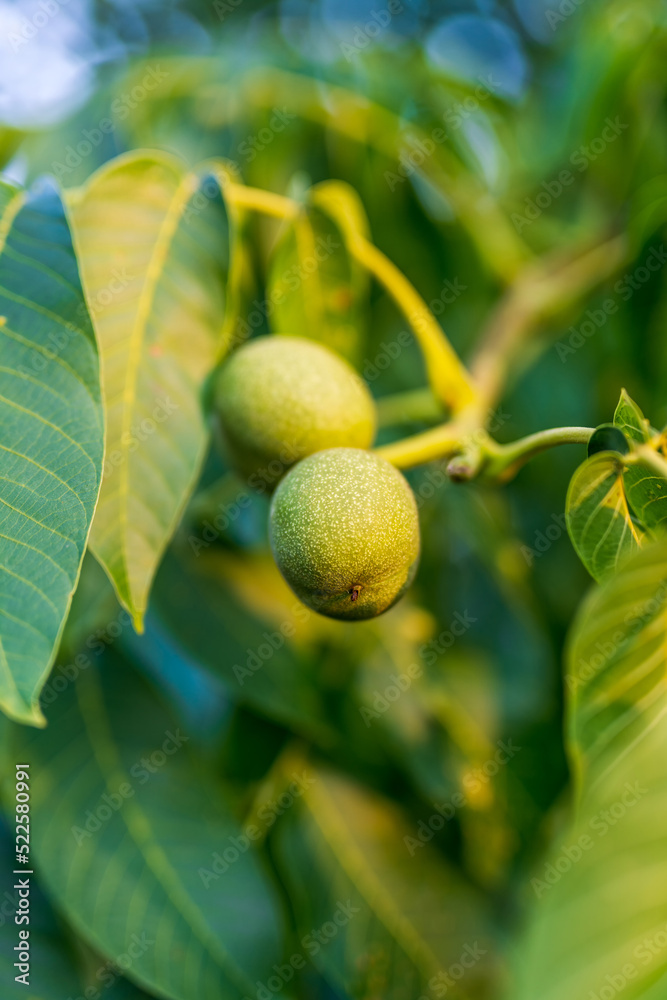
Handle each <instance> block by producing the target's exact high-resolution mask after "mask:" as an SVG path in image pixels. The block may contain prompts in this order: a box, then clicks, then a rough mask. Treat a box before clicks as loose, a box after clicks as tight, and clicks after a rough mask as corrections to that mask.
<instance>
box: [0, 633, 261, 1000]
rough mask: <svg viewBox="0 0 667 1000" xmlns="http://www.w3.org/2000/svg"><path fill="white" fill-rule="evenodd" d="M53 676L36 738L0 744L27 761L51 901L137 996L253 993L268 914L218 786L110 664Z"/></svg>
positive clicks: (201, 999) (22, 732) (133, 681)
mask: <svg viewBox="0 0 667 1000" xmlns="http://www.w3.org/2000/svg"><path fill="white" fill-rule="evenodd" d="M59 677H60V680H61V682H62V683H61V685H60V686H59V688H58V689H57V690H59V691H60V692H61V693H60V694H59V696H58V697H57V699H56V700H55V701H54V703H53V704H52V706H51V707H50V708H49V709H48V710H47V712H48V717H49V726H48V728H47V729H45V730H41V731H40V730H32V729H26V728H25V727H19V726H16V725H14V726H13V727H12V730H11V732H10V735H9V750H10V755H11V757H13V759H15V760H21V761H27V762H29V763H30V765H31V775H32V783H31V828H32V842H31V849H32V854H33V856H34V863H35V865H36V867H37V868H38V869H39V871H40V873H41V876H42V877H43V879H44V881H45V883H46V885H47V887H48V889H49V891H50V892H51V894H52V896H53V898H54V900H55V901H56V903H57V905H58V906H59V908H61V909H62V910H63V911H64V913H65V914H66V916H67V918H68V919H69V921H70V922H71V924H72V925H73V926H74V928H75V929H76V930H77V932H78V933H79V934H80V935H81V936H82V937H83V938H84V939H85V940H87V941H88V942H89V943H90V944H91V945H92V946H93V947H94V948H95V949H96V950H97V951H98V952H100V953H101V954H102V955H104V956H105V957H106V958H107V959H109V960H114V961H115V960H116V959H117V958H118V957H119V956H121V955H126V954H127V953H128V951H129V954H130V956H131V962H130V965H129V968H128V969H127V971H126V974H127V976H128V977H129V978H131V979H132V980H135V981H137V982H138V983H139V984H140V985H142V986H144V987H146V988H147V989H148V990H149V991H150V990H153V991H155V992H156V993H158V994H159V995H160V996H164V997H169V998H173V1000H193V998H194V997H196V998H197V1000H226V998H230V1000H232V998H233V1000H237V998H239V997H241V996H243V995H244V994H247V995H252V989H253V982H254V981H255V980H256V979H258V978H260V977H261V976H263V975H265V974H266V972H267V971H268V970H270V967H271V963H272V962H275V961H277V959H278V956H279V951H278V938H279V935H280V915H279V912H278V907H277V904H276V899H275V896H274V893H273V891H272V889H271V887H270V885H269V884H268V881H267V880H266V878H265V876H264V875H263V873H262V872H261V870H260V868H259V865H258V862H257V859H256V857H255V854H254V848H253V844H252V842H251V841H250V840H249V839H248V838H247V837H246V838H245V842H244V841H243V839H239V840H236V841H233V840H232V839H230V838H238V837H240V836H241V829H240V826H239V825H238V824H237V823H236V821H235V820H234V818H233V816H232V815H231V813H230V809H229V807H228V806H227V805H226V803H225V791H224V789H223V788H222V787H221V785H220V784H219V783H218V782H217V780H215V779H214V778H213V777H211V776H209V775H208V774H207V773H206V771H205V770H204V769H203V765H201V764H200V763H199V762H198V761H197V759H196V758H195V757H194V755H191V754H190V752H189V747H188V742H187V734H186V733H183V732H182V731H181V730H180V729H179V728H178V725H177V723H176V722H175V720H174V719H173V718H172V717H171V716H169V715H168V714H167V713H166V712H165V711H164V710H163V709H162V707H161V706H160V705H159V704H158V703H157V702H156V700H155V698H154V696H153V695H152V694H151V692H150V690H149V689H148V687H147V686H146V685H145V684H144V683H143V682H142V681H140V679H139V677H138V675H136V674H135V673H134V672H133V671H132V670H131V669H130V668H129V667H128V666H127V664H126V663H124V662H123V661H122V660H120V658H118V657H116V656H112V655H111V653H107V655H106V657H105V659H104V662H103V663H102V666H101V669H98V668H97V667H92V666H91V667H89V668H88V669H87V670H86V671H85V672H83V673H81V675H80V676H79V678H78V680H76V681H70V682H68V679H67V678H66V677H65V676H64V675H59ZM225 868H226V870H225ZM202 872H204V873H208V874H207V875H203V874H202ZM131 946H132V947H131Z"/></svg>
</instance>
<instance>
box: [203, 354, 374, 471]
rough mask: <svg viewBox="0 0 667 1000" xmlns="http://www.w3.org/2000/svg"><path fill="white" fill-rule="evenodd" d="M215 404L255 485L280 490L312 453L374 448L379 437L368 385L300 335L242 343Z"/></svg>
mask: <svg viewBox="0 0 667 1000" xmlns="http://www.w3.org/2000/svg"><path fill="white" fill-rule="evenodd" d="M215 406H216V411H217V413H218V416H219V420H220V426H221V430H222V433H223V437H224V439H225V440H226V443H227V446H228V451H229V453H230V457H231V459H232V461H233V463H234V465H235V466H236V468H237V470H238V471H239V472H240V473H241V474H242V475H243V476H244V477H245V478H246V479H248V480H249V481H250V484H251V486H253V487H255V488H257V487H260V488H262V489H266V488H273V487H274V486H275V484H276V482H277V481H278V480H279V479H280V477H281V476H282V474H283V473H284V472H285V471H286V470H287V469H288V468H290V467H291V466H292V465H294V463H295V462H298V461H299V460H300V459H302V458H305V456H306V455H312V454H313V453H314V452H316V451H322V450H323V449H325V448H335V447H342V446H349V447H353V448H368V447H370V445H371V444H372V443H373V438H374V437H375V404H374V402H373V397H372V396H371V394H370V392H369V391H368V389H367V387H366V385H365V384H364V383H363V382H362V380H361V379H360V377H359V376H358V375H357V374H356V372H355V371H354V369H353V368H351V367H350V365H348V363H347V362H346V361H344V360H343V359H342V358H340V357H339V356H338V355H337V354H334V353H333V351H330V350H329V348H327V347H324V346H323V345H322V344H317V343H315V342H314V341H312V340H305V339H303V338H301V337H287V336H275V335H274V336H270V337H258V338H257V339H256V340H252V341H250V342H249V343H247V344H245V345H244V346H243V347H241V348H240V349H239V350H238V351H237V352H236V353H235V354H233V355H232V357H231V358H230V360H229V361H228V362H227V364H226V365H225V366H224V367H223V368H222V370H221V372H220V375H219V377H218V381H217V385H216V388H215ZM252 477H255V478H256V480H257V481H253V478H252Z"/></svg>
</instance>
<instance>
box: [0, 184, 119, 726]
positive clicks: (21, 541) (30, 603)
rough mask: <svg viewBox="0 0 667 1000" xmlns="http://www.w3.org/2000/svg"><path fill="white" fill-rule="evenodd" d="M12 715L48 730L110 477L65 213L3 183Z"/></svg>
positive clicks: (4, 659) (0, 677)
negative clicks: (73, 607) (57, 672)
mask: <svg viewBox="0 0 667 1000" xmlns="http://www.w3.org/2000/svg"><path fill="white" fill-rule="evenodd" d="M0 345H1V347H2V352H1V355H0V362H1V363H0V578H1V590H2V602H1V603H2V607H1V608H0V707H2V709H3V711H5V712H6V713H7V714H8V715H10V716H11V717H12V718H14V719H18V720H19V721H21V722H26V723H30V724H31V725H37V726H40V725H43V724H44V718H43V716H42V714H41V711H40V709H39V700H38V699H39V691H40V689H41V686H42V684H43V683H44V681H45V680H46V677H47V675H48V673H49V670H50V667H51V664H52V662H53V659H54V656H55V650H56V648H57V645H58V641H59V638H60V635H61V632H62V629H63V626H64V623H65V619H66V616H67V612H68V609H69V606H70V602H71V600H72V594H73V592H74V590H75V588H76V584H77V579H78V576H79V570H80V567H81V560H82V558H83V553H84V551H85V548H86V541H87V538H88V532H89V530H90V525H91V520H92V517H93V511H94V509H95V503H96V501H97V496H98V492H99V484H100V478H101V472H102V453H103V429H102V420H103V417H102V404H101V399H100V385H99V379H100V376H99V358H98V353H97V346H96V343H95V335H94V333H93V329H92V326H91V323H90V318H89V315H88V311H87V308H86V305H85V302H84V297H83V292H82V288H81V282H80V279H79V272H78V269H77V262H76V257H75V254H74V249H73V246H72V239H71V234H70V230H69V226H68V223H67V218H66V215H65V211H64V207H63V204H62V202H61V199H60V196H59V194H58V192H57V191H56V189H55V188H54V187H52V186H50V185H48V184H46V183H45V184H43V185H41V186H39V187H36V188H35V189H34V190H33V191H32V192H31V193H29V194H26V193H20V192H18V191H16V190H15V189H13V188H10V187H8V186H6V185H3V184H0Z"/></svg>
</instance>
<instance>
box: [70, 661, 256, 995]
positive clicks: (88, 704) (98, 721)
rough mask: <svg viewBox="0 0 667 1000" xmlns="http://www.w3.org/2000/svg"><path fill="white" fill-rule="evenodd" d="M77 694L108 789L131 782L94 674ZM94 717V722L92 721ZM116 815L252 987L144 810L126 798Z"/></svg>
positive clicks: (190, 920)
mask: <svg viewBox="0 0 667 1000" xmlns="http://www.w3.org/2000/svg"><path fill="white" fill-rule="evenodd" d="M76 697H77V702H78V704H79V711H80V712H81V717H82V719H83V724H84V727H85V730H86V734H87V736H88V741H89V743H90V746H91V748H92V750H93V755H94V757H95V760H96V761H97V765H98V767H99V769H100V773H101V775H102V777H103V780H104V783H105V785H106V788H107V791H108V792H109V793H110V794H113V792H114V791H115V789H117V788H119V787H120V786H121V785H122V784H123V783H130V781H129V776H128V775H127V773H126V772H125V769H124V767H123V764H122V761H121V759H120V755H119V754H118V751H117V749H116V745H115V743H114V739H113V736H112V731H111V726H110V723H109V718H108V715H107V713H106V710H105V708H104V702H103V699H102V693H101V691H100V687H99V681H98V680H97V678H94V677H92V676H90V675H88V676H85V677H83V676H82V677H81V678H80V679H79V681H78V682H77V685H76ZM93 720H94V725H91V722H92V721H93ZM118 815H119V817H120V818H121V820H122V822H123V823H124V825H125V828H126V829H127V832H128V834H129V835H130V837H131V839H132V841H133V843H134V844H135V845H136V847H137V850H138V851H139V853H140V854H141V856H142V857H143V859H144V861H145V863H146V866H147V867H148V868H149V870H150V871H151V872H152V873H153V875H154V877H155V879H156V881H157V882H158V884H159V885H160V886H161V887H162V889H163V890H164V892H165V894H166V896H167V898H168V899H169V900H170V902H171V903H172V904H173V905H174V907H175V909H176V910H177V911H178V913H179V914H180V915H181V917H182V918H183V919H184V920H185V922H186V923H187V925H188V926H189V927H190V928H191V930H192V932H193V934H194V936H195V937H196V938H197V940H198V941H199V942H200V944H201V945H202V946H203V947H204V948H205V949H206V951H207V952H208V953H209V954H210V956H211V957H212V958H213V960H214V961H215V962H216V964H217V965H219V967H220V968H221V969H222V970H224V971H226V972H227V973H228V974H229V976H230V978H231V979H232V980H233V981H234V982H235V984H236V986H237V987H238V988H239V989H241V990H242V991H243V992H246V991H252V989H253V986H252V983H251V982H250V981H249V980H248V979H246V976H245V973H244V972H243V970H242V969H241V968H240V967H239V966H238V965H237V964H236V963H235V962H234V960H233V958H232V957H231V955H230V954H229V952H228V951H227V950H226V949H225V948H224V947H223V946H222V945H221V944H220V942H219V941H218V940H217V939H214V945H215V946H212V943H211V940H210V939H211V936H212V932H211V931H210V930H209V928H208V927H207V925H206V920H205V918H204V916H203V915H202V913H201V911H200V910H199V907H198V906H197V905H196V904H195V903H194V902H193V901H192V899H191V897H190V895H189V894H188V891H187V889H186V888H185V887H184V886H183V884H182V882H181V880H180V877H179V875H178V873H177V872H176V871H175V869H174V868H173V867H172V866H171V864H170V863H169V859H168V857H167V855H166V854H165V852H164V849H163V848H162V847H161V845H160V844H159V843H158V841H157V840H156V839H155V837H154V835H153V828H152V825H151V823H150V820H149V818H148V816H147V815H146V813H145V812H144V810H143V809H142V808H141V807H140V806H139V805H138V803H137V802H136V801H134V800H133V801H130V800H129V799H126V800H125V803H124V806H123V809H121V810H119V812H118ZM142 827H143V829H144V831H145V834H144V835H142V829H141V828H142ZM148 848H150V850H148ZM156 856H158V857H159V859H160V862H161V865H162V867H160V866H157V867H156Z"/></svg>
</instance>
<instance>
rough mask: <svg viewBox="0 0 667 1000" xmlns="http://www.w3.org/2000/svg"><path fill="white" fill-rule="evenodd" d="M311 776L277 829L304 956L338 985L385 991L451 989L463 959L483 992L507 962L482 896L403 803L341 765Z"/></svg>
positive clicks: (393, 996)
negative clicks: (347, 774) (340, 771)
mask: <svg viewBox="0 0 667 1000" xmlns="http://www.w3.org/2000/svg"><path fill="white" fill-rule="evenodd" d="M310 777H311V779H312V783H311V784H310V786H309V787H308V788H307V789H306V790H305V792H304V794H303V796H302V797H301V798H299V799H298V805H295V806H294V807H293V808H292V809H291V810H290V811H289V812H287V813H286V814H285V817H284V819H283V820H282V821H281V824H280V826H279V828H278V833H277V836H278V843H277V855H278V859H279V861H280V863H281V868H282V870H283V872H284V877H285V879H286V882H287V885H288V887H289V889H290V898H291V899H292V903H293V906H294V909H295V913H296V917H297V930H298V932H299V935H300V941H301V947H302V950H303V951H304V954H305V956H306V957H307V956H310V957H311V959H312V961H313V963H314V964H315V965H316V967H317V968H318V969H319V970H320V972H321V973H322V974H323V975H324V976H325V977H326V978H327V979H328V980H329V982H330V983H331V984H332V986H333V987H334V988H335V989H344V990H346V991H347V992H348V993H349V994H350V996H353V997H367V996H378V997H382V998H383V1000H399V998H405V997H419V996H421V995H422V993H426V994H427V995H428V996H440V995H442V996H444V990H445V989H447V988H448V984H449V986H451V984H452V982H453V979H451V978H448V975H449V973H450V971H451V970H452V968H453V966H454V965H456V966H457V969H461V968H462V966H461V964H460V963H461V962H462V960H463V965H465V966H466V972H465V982H464V984H463V985H462V994H461V995H465V996H467V997H475V996H480V995H483V994H484V990H485V989H486V988H487V987H488V985H489V983H488V979H489V976H493V974H494V973H495V974H497V973H498V968H497V965H496V959H495V956H494V945H493V942H492V938H491V935H490V931H489V922H488V918H487V916H486V914H485V912H484V908H483V906H482V904H481V897H479V896H478V894H477V893H476V892H475V891H474V890H473V889H471V887H470V886H468V885H466V884H465V883H464V882H463V880H462V879H461V878H460V876H459V875H457V874H456V873H455V872H454V871H453V870H452V869H450V868H449V867H448V865H447V864H446V862H445V861H444V860H443V859H442V858H441V857H440V856H439V855H438V854H437V852H436V851H435V850H434V849H433V848H432V847H430V846H429V845H428V844H426V845H425V844H423V843H421V842H420V841H418V839H417V835H418V828H417V825H416V823H409V822H408V821H407V820H406V818H405V817H404V816H403V815H402V814H401V813H400V812H399V810H398V809H397V808H396V807H395V806H393V805H392V804H390V803H389V802H387V801H385V800H384V799H381V798H379V797H378V796H376V795H375V794H374V793H371V792H370V791H367V790H364V789H362V788H361V787H360V786H357V785H354V784H352V783H351V782H349V781H347V780H346V779H344V778H341V777H339V776H336V775H334V774H332V773H329V772H326V771H313V772H311V774H310ZM332 927H333V928H335V930H334V931H333V932H332V931H331V930H329V929H330V928H332ZM320 928H322V932H321V934H320V936H319V943H318V931H319V930H320ZM454 976H456V978H460V976H458V973H457V972H454ZM463 991H464V992H463Z"/></svg>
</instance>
